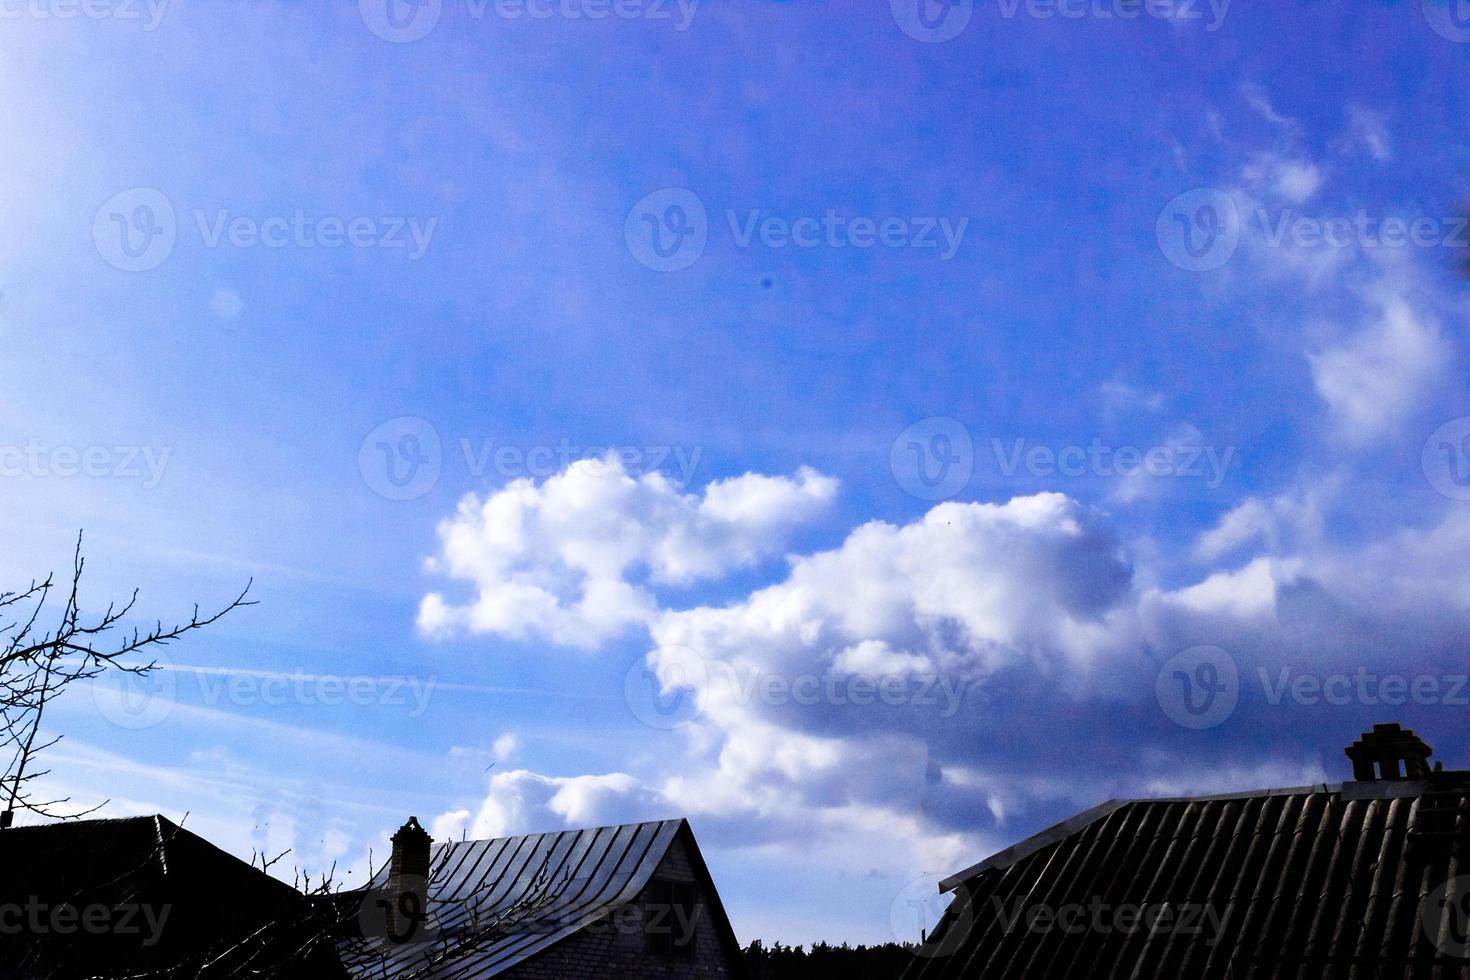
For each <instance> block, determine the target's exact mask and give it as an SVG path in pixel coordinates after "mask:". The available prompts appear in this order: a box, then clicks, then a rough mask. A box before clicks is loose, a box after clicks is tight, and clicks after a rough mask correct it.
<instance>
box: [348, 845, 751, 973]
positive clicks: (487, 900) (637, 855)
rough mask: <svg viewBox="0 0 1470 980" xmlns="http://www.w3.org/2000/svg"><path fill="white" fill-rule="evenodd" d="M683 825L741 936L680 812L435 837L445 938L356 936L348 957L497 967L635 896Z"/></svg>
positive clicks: (479, 969)
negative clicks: (542, 829)
mask: <svg viewBox="0 0 1470 980" xmlns="http://www.w3.org/2000/svg"><path fill="white" fill-rule="evenodd" d="M681 835H683V836H685V837H686V839H687V841H688V843H689V844H690V845H691V849H690V853H691V854H692V855H693V861H694V863H695V865H696V867H695V873H696V875H697V876H700V877H702V878H703V879H704V883H705V884H706V885H709V887H708V889H707V891H706V894H707V895H708V896H712V897H711V899H710V902H711V904H713V906H714V908H711V909H709V912H710V914H711V917H712V918H713V919H714V921H715V923H716V927H717V928H718V929H720V930H721V932H722V933H724V934H726V935H727V937H728V942H729V943H731V944H733V943H734V935H733V933H732V932H730V927H729V922H728V920H727V919H726V918H725V914H724V911H723V909H722V908H719V900H718V897H717V896H715V892H714V888H713V886H712V885H710V883H709V874H708V871H707V870H706V869H705V867H704V864H703V860H702V858H700V857H699V852H698V848H697V847H696V846H693V843H694V838H693V834H692V832H691V831H690V829H689V825H688V823H687V822H685V821H684V820H682V819H680V820H663V821H657V822H652V823H637V824H625V825H621V826H614V827H596V828H591V829H587V830H567V831H561V832H556V833H545V834H529V835H525V836H521V837H502V838H498V839H495V840H477V841H458V842H454V843H448V844H438V845H435V847H434V848H433V851H432V855H431V870H430V874H429V881H428V889H427V891H428V908H429V910H430V912H431V915H432V919H431V924H432V928H433V929H434V930H435V931H436V933H437V935H438V936H439V937H440V938H441V940H442V941H431V942H428V943H424V944H406V945H394V944H392V943H391V942H389V941H388V940H386V939H383V938H377V939H355V940H347V941H344V942H343V943H342V944H341V947H340V952H341V955H342V960H343V963H344V964H345V965H346V966H347V969H348V970H349V972H351V973H352V974H354V975H355V976H361V977H369V976H372V977H379V976H384V975H388V976H401V975H412V976H415V977H425V978H436V980H438V978H448V977H453V978H466V980H468V978H477V977H491V976H495V975H496V974H499V973H501V972H503V971H505V970H507V969H509V968H510V967H512V966H515V965H516V964H518V963H521V962H523V961H525V960H527V959H529V958H530V957H532V956H535V955H536V954H538V953H540V952H542V951H543V950H545V949H547V948H549V947H550V946H552V945H553V944H555V943H557V942H559V941H560V940H562V939H564V938H566V937H567V936H569V935H571V934H573V933H575V932H577V931H579V930H581V929H583V928H585V927H586V926H588V925H590V924H592V923H595V922H599V921H601V920H603V919H604V918H605V917H606V916H608V915H609V914H611V913H612V912H613V910H615V909H617V908H618V907H619V906H622V905H624V904H627V903H629V902H631V901H633V899H635V898H636V897H637V896H638V895H639V893H641V892H642V891H643V889H644V887H645V886H646V885H647V884H648V882H649V881H650V880H651V878H652V877H653V873H654V871H655V870H656V869H657V868H658V866H659V863H660V862H661V861H662V860H663V859H664V856H665V855H666V854H667V853H668V851H669V848H670V847H671V846H672V845H673V843H674V841H675V840H676V839H678V838H679V837H680V836H681ZM388 874H389V872H388V869H387V868H384V869H383V870H381V871H380V872H379V873H378V874H377V875H375V876H374V878H373V881H372V882H371V883H370V884H369V885H368V886H367V888H366V889H365V891H366V892H367V893H368V894H371V893H372V892H374V891H381V890H383V889H384V888H385V887H386V885H387V883H388ZM385 967H386V968H387V969H386V973H385Z"/></svg>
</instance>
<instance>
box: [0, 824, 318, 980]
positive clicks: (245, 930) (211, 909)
mask: <svg viewBox="0 0 1470 980" xmlns="http://www.w3.org/2000/svg"><path fill="white" fill-rule="evenodd" d="M28 903H29V904H34V905H35V906H37V907H38V908H39V909H41V910H42V911H41V914H43V915H47V916H49V915H50V912H51V910H54V909H59V908H61V907H63V906H71V907H74V908H77V909H82V908H84V907H88V906H102V907H104V908H106V909H108V910H113V911H112V912H111V913H110V914H111V915H112V916H113V918H112V919H109V920H108V921H109V923H112V924H110V925H108V926H106V927H104V928H102V929H81V928H77V927H72V928H70V929H69V930H66V931H62V930H60V929H55V930H53V929H51V928H46V929H43V930H40V931H36V930H33V929H30V928H24V929H21V930H20V931H18V932H14V931H5V930H0V976H8V975H12V973H13V975H17V976H28V975H31V972H34V971H43V972H44V975H46V976H48V977H51V976H56V977H66V976H73V975H109V976H111V975H127V974H129V973H130V972H142V971H145V970H146V971H151V975H160V973H159V971H180V972H181V974H182V975H188V976H228V975H232V971H234V970H236V969H240V968H242V965H243V964H246V963H250V964H252V965H254V966H259V965H261V964H262V963H264V962H266V961H267V960H269V957H270V956H273V955H275V953H276V950H268V949H266V948H265V947H266V946H277V947H279V950H280V951H281V953H282V955H286V954H285V950H286V949H288V948H289V955H290V957H291V958H293V959H300V961H301V962H302V964H303V965H305V964H308V963H310V964H313V965H319V963H318V961H317V960H316V959H315V958H314V957H313V956H301V955H300V953H301V951H300V948H299V944H298V945H295V946H293V945H291V943H292V942H293V941H294V940H296V939H298V938H299V936H298V935H297V929H298V927H299V926H302V925H305V924H306V923H307V920H308V918H309V906H308V904H307V903H306V900H305V898H304V896H302V895H301V894H300V893H299V892H297V891H296V890H295V889H294V888H292V887H291V886H289V885H287V884H285V883H284V882H281V881H278V880H276V879H275V878H272V877H271V876H270V875H268V874H265V873H264V872H262V871H260V870H258V869H256V868H253V867H251V866H250V865H249V864H247V863H246V862H244V861H241V860H239V859H238V858H236V857H234V856H233V855H231V854H228V853H226V852H225V851H222V850H220V849H219V848H217V847H215V846H214V845H213V844H211V843H209V842H208V841H206V840H204V839H203V838H202V837H199V836H198V835H196V834H193V833H191V832H189V831H188V830H185V829H183V828H182V827H179V826H178V825H177V824H175V823H172V822H171V821H169V820H168V819H166V818H165V817H161V816H152V817H130V818H124V819H108V820H79V821H67V822H58V823H49V824H40V825H34V826H19V827H11V828H8V829H4V830H0V905H6V906H10V905H17V906H20V907H22V908H25V907H27V905H28ZM129 908H131V909H133V911H132V912H127V911H126V910H127V909H129ZM144 909H147V910H148V911H149V912H152V913H153V914H154V916H155V919H154V920H153V922H156V923H157V927H156V928H155V927H154V926H153V925H152V924H151V923H150V921H149V920H148V919H147V917H146V914H145V912H144V911H143V910H144ZM124 915H126V916H127V918H126V919H124V918H123V916H124ZM42 921H44V920H42ZM271 962H278V961H275V960H271ZM205 963H211V964H212V967H211V968H210V969H208V970H201V967H202V965H203V964H205ZM278 972H279V971H278ZM170 975H171V974H170ZM315 975H320V974H319V973H318V974H315Z"/></svg>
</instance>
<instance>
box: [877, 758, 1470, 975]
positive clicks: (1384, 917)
mask: <svg viewBox="0 0 1470 980" xmlns="http://www.w3.org/2000/svg"><path fill="white" fill-rule="evenodd" d="M1459 875H1470V773H1452V772H1444V773H1436V774H1433V775H1430V776H1428V777H1427V778H1424V779H1420V780H1398V781H1389V780H1385V781H1373V782H1354V783H1345V784H1341V785H1336V786H1334V785H1315V786H1305V787H1299V788H1296V789H1287V790H1265V791H1261V792H1258V793H1242V794H1231V795H1227V796H1213V797H1196V798H1180V799H1167V800H1131V801H1112V802H1110V803H1107V804H1104V805H1102V806H1100V807H1096V808H1094V809H1093V810H1090V811H1087V812H1086V813H1084V814H1080V815H1079V816H1078V817H1074V818H1073V819H1072V820H1069V821H1066V822H1064V823H1063V824H1059V825H1057V826H1056V827H1054V828H1052V829H1051V830H1048V831H1043V832H1042V833H1040V834H1038V835H1036V837H1034V838H1031V839H1030V840H1028V841H1025V842H1022V843H1021V844H1019V845H1017V846H1016V847H1014V848H1011V849H1009V850H1008V851H1004V852H1001V853H1000V854H998V855H996V856H995V857H994V858H991V859H990V860H988V861H984V862H981V863H980V864H978V865H976V866H975V867H973V868H970V869H969V870H967V871H964V872H961V873H960V874H958V875H956V876H954V877H953V878H950V879H947V880H946V881H945V882H943V883H942V885H941V887H942V888H944V889H946V890H951V891H953V892H954V893H955V898H954V900H953V901H952V903H951V904H950V907H949V909H948V910H947V911H946V912H945V914H944V916H943V919H942V921H941V923H940V925H939V926H938V927H937V928H936V929H935V930H934V933H933V935H931V937H930V939H929V942H928V943H927V944H926V946H925V948H924V952H925V953H926V954H928V955H926V956H923V957H921V958H920V959H918V960H916V961H915V963H914V965H913V967H912V968H911V969H910V970H909V971H908V972H907V973H906V974H905V978H906V980H947V978H966V980H968V978H974V977H987V978H988V977H1025V978H1038V977H1081V976H1089V977H1144V978H1148V977H1230V978H1245V977H1273V978H1286V977H1291V978H1313V980H1314V978H1317V977H1354V978H1357V977H1388V976H1393V977H1418V976H1426V977H1428V976H1433V977H1442V978H1452V977H1454V978H1465V980H1470V958H1466V957H1470V949H1467V948H1466V947H1467V944H1466V938H1467V937H1466V934H1465V930H1466V928H1467V926H1470V897H1467V889H1470V877H1465V878H1463V879H1461V880H1460V881H1459V882H1455V879H1456V877H1457V876H1459ZM1447 883H1448V884H1447ZM1456 884H1458V885H1459V886H1461V887H1459V888H1458V890H1457V889H1456V887H1455V886H1456ZM1447 887H1448V889H1449V890H1448V892H1447V891H1446V889H1447ZM1186 918H1187V919H1188V922H1187V924H1186Z"/></svg>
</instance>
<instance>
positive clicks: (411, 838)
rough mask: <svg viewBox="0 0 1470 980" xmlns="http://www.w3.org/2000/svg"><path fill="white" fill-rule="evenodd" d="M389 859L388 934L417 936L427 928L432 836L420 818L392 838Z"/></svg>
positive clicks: (400, 937)
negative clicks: (425, 926)
mask: <svg viewBox="0 0 1470 980" xmlns="http://www.w3.org/2000/svg"><path fill="white" fill-rule="evenodd" d="M391 839H392V841H393V857H392V858H391V859H390V860H389V862H388V898H389V906H388V935H389V936H390V937H393V938H394V939H395V940H396V941H398V942H403V941H405V940H406V939H408V938H410V937H412V938H418V937H417V936H416V935H414V934H417V933H422V932H423V931H424V925H425V922H426V916H427V908H428V901H429V895H428V884H429V845H430V844H431V843H432V840H433V839H432V838H431V837H429V834H428V832H427V831H425V830H424V828H423V827H422V826H420V824H419V818H418V817H409V818H408V823H406V824H404V825H403V826H402V827H399V828H398V832H397V833H395V834H394V835H393V837H392V838H391Z"/></svg>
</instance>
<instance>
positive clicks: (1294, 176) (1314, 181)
mask: <svg viewBox="0 0 1470 980" xmlns="http://www.w3.org/2000/svg"><path fill="white" fill-rule="evenodd" d="M1272 179H1273V181H1274V187H1275V190H1276V193H1277V194H1279V195H1281V196H1282V197H1284V198H1286V200H1288V201H1290V202H1291V203H1293V204H1304V203H1306V202H1307V201H1308V200H1310V199H1311V198H1312V196H1313V195H1315V194H1316V193H1317V190H1318V188H1320V187H1321V186H1322V170H1321V168H1319V167H1318V166H1317V165H1316V164H1315V163H1311V162H1310V161H1306V160H1282V161H1280V162H1279V163H1277V165H1276V169H1275V173H1274V175H1273V178H1272Z"/></svg>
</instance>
